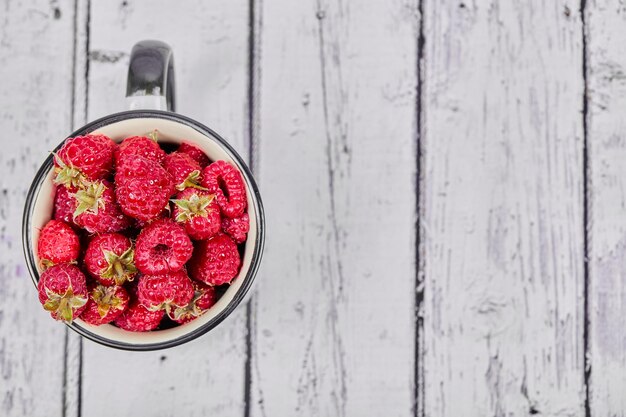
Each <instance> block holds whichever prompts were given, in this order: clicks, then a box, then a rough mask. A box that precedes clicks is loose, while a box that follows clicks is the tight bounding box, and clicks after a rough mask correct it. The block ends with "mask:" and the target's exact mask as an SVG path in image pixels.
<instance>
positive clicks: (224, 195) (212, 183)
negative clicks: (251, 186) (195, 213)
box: [202, 161, 248, 217]
mask: <svg viewBox="0 0 626 417" xmlns="http://www.w3.org/2000/svg"><path fill="white" fill-rule="evenodd" d="M202 175H203V180H202V185H204V186H205V187H206V188H207V190H208V191H209V192H210V193H211V194H215V195H216V197H217V203H218V204H219V205H220V209H222V213H223V214H224V215H225V216H227V217H239V216H241V215H242V214H243V211H244V210H245V209H246V205H247V203H248V202H247V200H246V187H245V185H244V182H243V177H242V176H241V173H240V172H239V171H238V170H237V168H235V167H234V166H232V165H231V164H229V163H228V162H226V161H215V162H213V163H212V164H211V165H209V166H208V167H206V168H204V171H203V173H202Z"/></svg>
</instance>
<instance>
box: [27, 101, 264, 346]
mask: <svg viewBox="0 0 626 417" xmlns="http://www.w3.org/2000/svg"><path fill="white" fill-rule="evenodd" d="M147 113H148V114H146V112H143V113H142V112H124V113H120V114H117V115H112V116H109V117H107V118H104V119H101V120H99V121H96V122H93V123H91V124H90V125H87V126H86V127H85V128H83V129H82V130H79V131H78V132H75V134H74V135H73V136H77V135H82V134H86V133H101V134H104V135H106V136H108V137H110V138H111V139H113V140H114V141H115V142H121V141H122V140H123V139H124V138H126V137H129V136H135V135H147V134H148V133H150V132H152V131H153V130H154V129H156V130H158V141H159V142H160V143H168V144H175V145H177V144H180V143H182V142H186V143H190V144H193V145H195V146H197V147H198V148H200V149H202V150H203V151H204V152H205V153H206V154H207V156H208V157H209V158H210V159H211V160H212V161H215V160H225V161H228V162H230V163H232V164H233V165H235V166H236V167H237V168H238V169H239V171H240V172H241V173H242V176H243V178H244V181H245V184H246V191H247V199H248V215H249V217H250V231H249V232H248V239H247V241H246V243H245V249H244V251H243V260H242V266H241V269H240V271H239V274H238V275H237V277H235V279H234V280H233V281H232V282H231V284H230V286H229V287H228V289H227V290H226V291H225V293H224V294H223V295H222V297H221V298H220V299H219V300H218V302H217V303H216V304H215V305H214V306H213V307H211V309H209V310H208V311H207V312H205V313H204V314H203V315H202V316H200V317H198V318H197V319H195V320H192V321H191V322H188V323H186V324H183V325H180V326H177V327H173V328H170V329H164V330H154V331H151V332H143V333H135V332H129V331H125V330H122V329H120V328H117V327H115V326H113V325H110V324H105V325H102V326H93V325H90V324H88V323H86V322H84V321H83V320H81V319H76V320H75V321H74V322H73V323H72V324H71V325H70V326H71V327H72V328H73V329H74V330H76V331H78V332H79V333H81V334H83V335H84V336H87V337H89V338H91V339H93V340H95V341H97V342H100V343H104V344H107V345H110V346H113V347H120V348H127V349H133V348H135V349H142V348H143V349H155V348H162V347H168V346H173V345H176V344H179V343H182V342H184V341H187V340H190V339H192V338H194V337H197V336H198V335H200V334H202V333H204V332H206V331H208V330H210V329H211V328H212V327H214V326H215V325H217V324H218V323H219V322H220V321H221V320H223V319H224V318H225V317H226V316H227V315H228V314H229V313H230V312H231V311H232V310H233V309H234V308H235V307H236V305H237V304H239V303H240V302H241V301H242V299H243V297H244V295H245V293H246V292H247V290H248V289H249V287H250V285H251V282H252V280H253V279H254V274H255V272H256V266H257V265H256V264H257V263H258V260H259V258H260V253H261V250H262V244H263V239H262V235H260V233H259V223H262V222H263V217H262V207H261V205H260V199H259V198H258V192H257V190H256V186H255V185H254V182H253V180H252V178H251V177H250V175H249V173H248V170H247V168H246V167H245V165H244V164H243V162H242V161H241V159H240V157H239V156H238V155H237V154H236V153H235V152H234V151H233V150H232V149H230V147H229V146H228V145H227V144H226V143H225V142H224V141H223V139H221V138H219V136H217V135H216V134H215V133H213V132H212V131H210V130H209V129H208V128H204V127H203V126H201V125H199V124H197V123H196V122H193V121H192V120H190V119H186V118H183V117H181V116H178V115H174V114H172V113H166V112H157V111H150V112H147ZM155 116H156V117H155ZM176 119H180V120H181V121H177V120H176ZM194 124H197V127H199V128H201V130H202V132H201V131H200V130H198V128H194V127H192V126H194ZM40 174H41V175H38V178H37V179H36V182H37V183H35V184H33V188H32V189H31V192H30V193H29V194H30V196H29V197H32V199H29V200H27V206H26V210H25V225H24V226H25V231H24V232H25V234H26V235H27V236H26V239H25V251H26V252H27V260H29V261H30V262H29V263H31V265H29V269H30V271H31V275H33V278H34V280H35V281H38V280H39V274H40V273H41V272H42V270H41V268H40V267H39V264H40V263H39V259H38V258H37V241H38V238H39V233H40V230H41V229H42V228H43V227H44V225H45V224H46V223H47V222H48V221H49V220H50V219H51V217H52V211H53V207H54V194H55V187H54V184H53V182H52V179H53V164H52V158H51V157H49V158H48V159H47V160H46V162H45V163H44V166H42V169H41V170H40ZM29 255H30V259H29ZM32 263H34V265H32ZM35 275H36V276H35Z"/></svg>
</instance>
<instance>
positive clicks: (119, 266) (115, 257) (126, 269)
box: [84, 233, 137, 286]
mask: <svg viewBox="0 0 626 417" xmlns="http://www.w3.org/2000/svg"><path fill="white" fill-rule="evenodd" d="M134 258H135V251H134V250H133V245H132V243H131V241H130V239H129V238H127V237H126V236H122V235H120V234H119V233H108V234H102V235H99V236H95V237H93V238H92V239H91V241H90V242H89V245H88V246H87V250H86V251H85V259H84V262H85V268H86V269H87V272H89V274H90V275H91V276H92V277H94V278H95V279H96V280H98V282H100V283H101V284H102V285H106V286H111V285H123V284H124V283H125V282H127V281H132V280H133V279H134V278H135V275H136V274H137V268H135V263H134Z"/></svg>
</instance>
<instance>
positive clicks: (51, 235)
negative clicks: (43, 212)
mask: <svg viewBox="0 0 626 417" xmlns="http://www.w3.org/2000/svg"><path fill="white" fill-rule="evenodd" d="M79 254H80V241H79V239H78V235H77V234H76V232H75V231H74V230H73V229H72V228H71V227H70V226H69V225H68V224H67V223H64V222H61V221H58V220H50V221H49V222H48V223H46V225H45V226H44V228H43V229H41V233H39V240H38V241H37V256H38V257H39V262H40V263H41V266H42V268H49V267H51V266H52V265H56V264H61V263H73V262H76V260H77V259H78V255H79Z"/></svg>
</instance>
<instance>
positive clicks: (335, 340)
mask: <svg viewBox="0 0 626 417" xmlns="http://www.w3.org/2000/svg"><path fill="white" fill-rule="evenodd" d="M262 13H263V15H262V22H261V24H260V25H258V26H259V27H261V28H262V30H261V31H260V33H257V39H259V40H260V48H259V50H260V66H259V67H260V73H261V77H260V81H259V83H260V84H259V100H258V105H259V112H260V118H259V127H258V129H259V130H258V137H257V139H258V144H257V146H258V149H259V155H258V166H257V172H258V175H259V179H260V183H261V185H260V187H261V190H262V193H263V196H264V201H265V205H266V213H267V229H268V245H267V252H266V255H265V260H264V265H263V268H262V270H261V276H260V277H259V282H258V291H257V294H256V299H255V300H254V304H253V308H252V310H253V313H254V314H253V316H252V318H253V334H252V341H253V343H252V347H253V351H254V353H253V361H252V373H251V375H252V393H251V395H252V403H251V405H252V409H251V415H254V416H286V415H303V416H310V415H316V416H317V415H321V416H346V415H385V416H395V415H399V416H407V415H412V407H413V406H414V404H413V403H414V400H413V393H414V387H413V379H414V371H413V365H414V341H413V339H414V324H415V317H414V299H415V264H414V258H415V256H414V243H415V242H414V240H415V231H414V229H415V228H414V225H415V214H416V212H415V207H416V201H415V192H414V190H415V183H414V178H415V170H416V167H415V165H416V164H415V156H414V152H415V140H416V132H415V119H416V112H415V109H416V80H417V71H416V51H417V47H416V40H417V27H416V23H417V21H418V18H417V14H416V10H415V7H414V6H413V5H408V4H407V2H405V1H388V0H385V1H383V0H380V1H372V2H369V3H368V5H367V7H359V6H358V5H355V4H353V3H345V2H329V1H319V2H316V1H313V0H309V1H297V2H295V1H290V0H282V1H267V2H263V3H262Z"/></svg>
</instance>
